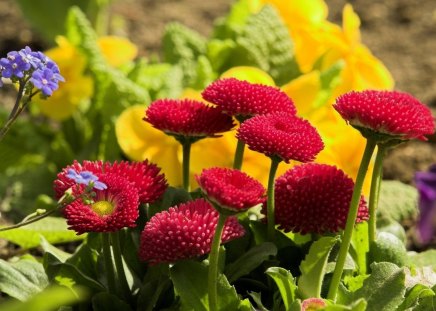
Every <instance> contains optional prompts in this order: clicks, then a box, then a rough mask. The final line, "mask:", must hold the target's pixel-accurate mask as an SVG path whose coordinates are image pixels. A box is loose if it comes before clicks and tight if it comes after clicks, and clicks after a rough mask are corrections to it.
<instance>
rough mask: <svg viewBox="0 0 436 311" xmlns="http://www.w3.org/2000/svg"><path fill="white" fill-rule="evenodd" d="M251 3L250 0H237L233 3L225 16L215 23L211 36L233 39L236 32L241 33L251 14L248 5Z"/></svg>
mask: <svg viewBox="0 0 436 311" xmlns="http://www.w3.org/2000/svg"><path fill="white" fill-rule="evenodd" d="M252 3H253V1H252V0H239V1H236V2H235V3H233V4H232V6H231V9H230V12H229V13H228V14H227V16H226V17H224V18H221V19H219V20H218V21H217V22H216V23H215V28H214V33H213V37H214V38H219V39H225V38H231V39H235V38H236V36H237V35H238V34H240V33H242V32H243V30H244V26H245V25H246V23H247V20H248V18H249V17H250V15H251V9H250V5H251V4H252Z"/></svg>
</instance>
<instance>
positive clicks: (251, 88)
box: [201, 78, 296, 122]
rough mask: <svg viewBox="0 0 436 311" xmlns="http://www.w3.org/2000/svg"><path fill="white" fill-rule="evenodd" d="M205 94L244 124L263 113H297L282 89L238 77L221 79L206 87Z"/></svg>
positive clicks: (208, 99) (205, 97)
mask: <svg viewBox="0 0 436 311" xmlns="http://www.w3.org/2000/svg"><path fill="white" fill-rule="evenodd" d="M201 95H202V96H203V98H204V99H205V100H207V101H209V102H211V103H213V104H215V105H217V106H218V107H220V108H221V109H222V110H223V111H224V112H225V113H227V114H229V115H231V116H235V117H236V118H237V119H238V120H239V121H241V122H242V121H244V120H246V119H248V118H250V117H252V116H254V115H259V114H267V113H273V112H281V113H286V114H292V115H295V114H296V109H295V105H294V102H293V101H292V100H291V99H290V98H289V97H288V96H287V95H286V94H285V93H284V92H283V91H281V90H280V89H279V88H278V87H273V86H268V85H263V84H253V83H250V82H247V81H241V80H238V79H235V78H227V79H220V80H217V81H215V82H213V83H212V84H210V85H209V86H208V87H206V89H205V90H204V91H203V92H202V94H201Z"/></svg>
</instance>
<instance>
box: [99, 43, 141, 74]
mask: <svg viewBox="0 0 436 311" xmlns="http://www.w3.org/2000/svg"><path fill="white" fill-rule="evenodd" d="M97 43H98V46H99V47H100V49H101V52H102V53H103V55H104V57H105V58H106V60H107V62H108V63H109V64H110V65H111V66H114V67H118V66H121V65H123V64H125V63H128V62H130V61H132V60H133V59H134V58H135V57H136V56H137V55H138V48H137V47H136V45H134V44H133V43H132V42H130V41H129V40H128V39H126V38H122V37H116V36H105V37H100V38H99V39H98V41H97Z"/></svg>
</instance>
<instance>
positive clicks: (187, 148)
mask: <svg viewBox="0 0 436 311" xmlns="http://www.w3.org/2000/svg"><path fill="white" fill-rule="evenodd" d="M182 147H183V159H182V161H183V171H182V175H183V189H185V190H186V191H189V190H190V186H189V173H190V172H189V162H190V158H191V143H190V142H185V143H183V144H182Z"/></svg>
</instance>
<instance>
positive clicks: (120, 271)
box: [110, 231, 131, 301]
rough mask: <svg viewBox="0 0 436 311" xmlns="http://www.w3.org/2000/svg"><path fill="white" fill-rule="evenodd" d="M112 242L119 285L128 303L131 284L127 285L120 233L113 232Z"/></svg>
mask: <svg viewBox="0 0 436 311" xmlns="http://www.w3.org/2000/svg"><path fill="white" fill-rule="evenodd" d="M110 235H111V241H112V248H113V251H114V261H115V267H116V269H117V276H118V279H117V281H118V284H119V285H120V287H121V293H122V295H123V297H124V299H126V300H127V301H129V300H130V298H131V295H130V288H129V283H127V278H126V273H125V271H124V265H123V255H122V252H121V245H120V232H119V231H117V232H112V233H111V234H110Z"/></svg>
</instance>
